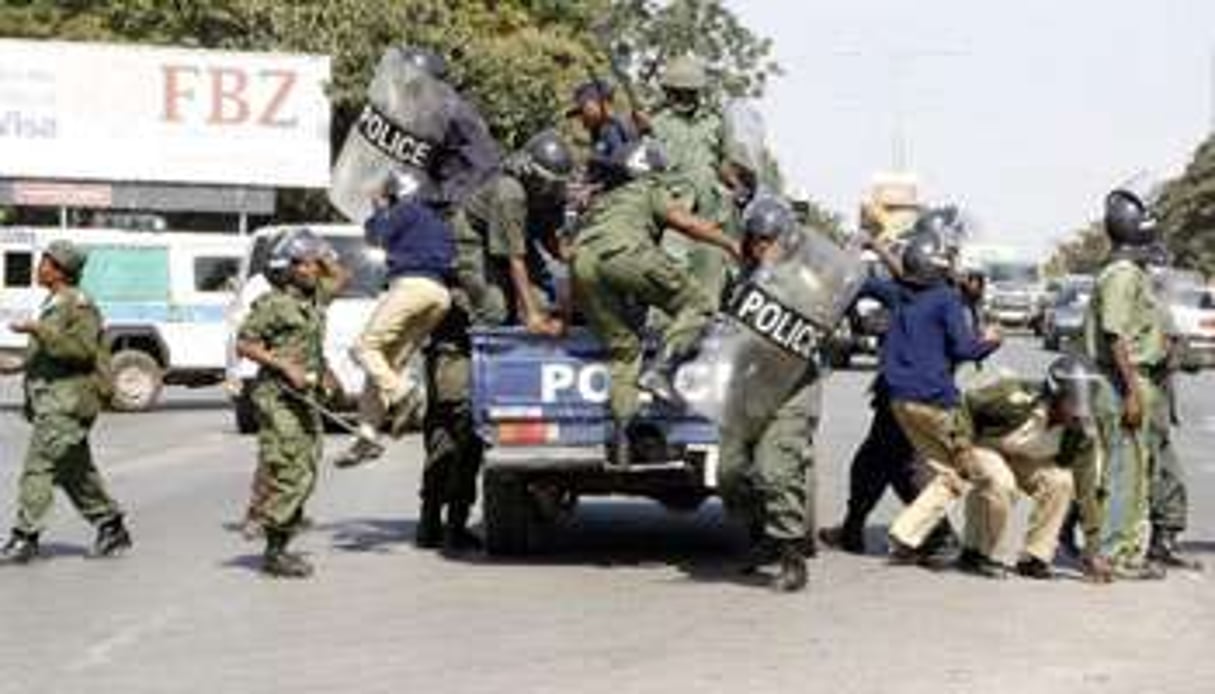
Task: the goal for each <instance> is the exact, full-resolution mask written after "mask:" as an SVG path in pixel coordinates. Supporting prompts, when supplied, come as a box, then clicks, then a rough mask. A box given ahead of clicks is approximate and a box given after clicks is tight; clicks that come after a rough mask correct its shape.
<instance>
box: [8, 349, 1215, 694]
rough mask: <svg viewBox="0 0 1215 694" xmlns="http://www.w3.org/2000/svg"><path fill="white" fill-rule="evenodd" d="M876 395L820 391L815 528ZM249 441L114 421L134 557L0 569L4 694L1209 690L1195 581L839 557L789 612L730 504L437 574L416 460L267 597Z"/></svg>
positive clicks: (374, 481)
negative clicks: (1017, 574) (1105, 581)
mask: <svg viewBox="0 0 1215 694" xmlns="http://www.w3.org/2000/svg"><path fill="white" fill-rule="evenodd" d="M1044 359H1045V356H1044V355H1042V354H1040V353H1037V352H1035V351H1033V350H1032V349H1030V348H1028V347H1027V346H1026V344H1019V345H1014V346H1013V348H1011V349H1009V350H1008V352H1007V354H1005V355H1003V356H1002V357H1001V361H1003V362H1004V363H1005V364H1006V365H1011V366H1019V367H1022V368H1028V367H1030V366H1033V365H1040V364H1041V363H1043V361H1044ZM868 378H869V374H866V373H864V372H849V373H843V374H839V375H837V376H836V377H835V378H834V379H833V380H832V381H831V383H830V386H829V388H828V392H827V402H828V403H829V411H828V414H827V418H826V421H825V423H824V425H823V431H822V436H821V444H822V446H821V449H822V450H821V454H822V455H821V459H822V460H821V465H820V471H819V472H820V480H821V493H820V499H819V502H820V517H821V519H823V520H824V521H826V520H831V519H833V518H835V517H836V516H837V514H838V513H839V511H840V508H841V504H842V497H843V491H844V476H843V473H844V471H845V469H846V465H847V458H848V456H849V455H850V453H851V449H852V447H853V446H854V445H855V444H856V443H857V441H858V440H859V438H860V436H861V434H862V431H863V427H864V426H865V423H866V417H867V411H866V408H865V401H864V397H863V391H864V386H865V384H866V382H867V380H868ZM1212 385H1215V375H1204V376H1200V377H1194V378H1190V379H1187V381H1186V382H1185V383H1184V385H1183V396H1182V397H1183V403H1184V406H1185V409H1186V415H1187V420H1188V426H1187V427H1186V428H1185V429H1184V430H1183V431H1182V433H1181V446H1182V452H1183V453H1184V454H1185V455H1186V458H1187V460H1188V462H1189V463H1190V465H1191V468H1192V489H1193V495H1194V497H1195V498H1194V503H1195V506H1196V508H1195V513H1194V518H1193V530H1192V533H1191V536H1190V537H1191V540H1192V541H1193V542H1194V543H1195V545H1194V549H1195V550H1196V551H1198V552H1200V553H1202V554H1203V555H1205V558H1206V559H1207V560H1208V563H1215V556H1213V555H1215V463H1213V458H1212V456H1211V455H1209V454H1208V451H1212V450H1215V396H1213V395H1212V393H1213V392H1215V391H1212ZM3 394H4V396H5V398H4V399H3V401H2V402H3V403H4V406H3V409H2V410H0V456H2V457H0V489H2V490H3V496H2V497H0V499H2V501H0V513H9V512H11V507H10V506H9V503H10V500H11V490H12V489H13V483H14V469H15V466H16V465H17V462H18V461H19V456H20V453H21V449H22V447H23V445H24V437H25V433H26V428H25V425H24V424H23V423H21V422H20V419H19V416H18V414H17V411H16V409H15V400H14V399H13V390H12V388H11V384H5V385H4V387H3ZM338 443H339V442H337V441H335V442H332V443H331V444H330V445H331V448H332V447H333V446H336V445H338ZM252 446H253V441H252V440H251V439H249V438H244V437H240V436H237V435H236V434H235V433H234V431H233V427H232V424H231V421H230V416H229V413H228V411H227V410H226V409H225V408H224V405H223V401H222V399H221V398H220V397H219V395H218V394H217V393H214V392H203V393H182V394H174V397H173V398H172V401H171V402H170V405H169V407H167V408H166V409H164V410H162V411H159V412H156V413H152V414H146V415H138V416H117V415H115V416H108V417H106V418H105V419H104V420H103V423H102V424H101V425H100V428H99V431H98V433H97V450H98V455H99V458H100V459H101V460H102V462H103V464H104V466H105V468H106V470H107V473H108V474H109V476H110V479H111V480H112V484H113V487H114V490H115V492H116V494H117V495H118V496H119V497H120V498H122V499H123V500H125V502H126V503H127V504H128V505H129V506H130V509H131V514H132V524H133V527H134V530H135V532H136V541H137V543H138V546H137V551H136V552H134V553H133V554H132V555H130V556H128V557H126V558H124V559H121V560H118V561H113V562H102V563H96V562H87V561H83V560H81V559H80V555H81V554H82V552H83V549H84V547H85V546H86V545H87V543H88V542H89V541H90V540H91V532H90V531H89V529H88V528H86V527H84V526H83V524H81V523H80V522H79V521H78V520H77V519H76V518H74V517H73V515H72V513H71V512H70V511H68V510H67V508H66V505H65V504H63V503H62V502H61V504H60V506H59V507H58V512H57V514H56V520H55V523H54V524H53V526H52V528H51V531H50V532H49V533H48V540H49V541H50V543H51V544H50V549H51V552H52V554H53V555H54V557H53V559H52V560H50V561H45V562H41V563H39V564H37V565H35V566H33V567H31V568H28V569H6V570H3V571H0V604H2V605H3V608H2V609H3V612H2V614H0V692H4V693H8V692H13V693H18V692H20V693H22V694H25V693H33V692H55V693H59V692H73V691H92V692H103V693H107V692H123V693H124V694H127V693H130V694H135V693H137V692H156V693H160V692H207V693H211V692H225V693H237V692H299V693H302V692H402V691H411V690H415V691H416V690H417V688H418V687H422V686H430V687H435V688H436V691H443V692H493V693H494V694H499V693H500V692H503V691H507V692H510V691H514V692H529V693H531V692H562V693H566V692H612V693H613V694H622V693H624V692H629V693H631V692H663V694H669V693H670V692H672V691H680V690H683V691H696V692H717V691H732V692H788V691H829V692H840V693H843V692H883V693H890V692H896V693H903V692H908V693H912V692H934V693H942V692H966V693H968V694H970V693H975V692H984V693H988V692H1017V693H1018V694H1023V693H1026V692H1033V693H1035V694H1036V693H1038V692H1067V693H1068V694H1082V693H1085V692H1100V693H1101V694H1118V693H1121V692H1128V693H1130V692H1153V693H1161V692H1179V693H1180V692H1186V693H1188V692H1202V691H1215V660H1212V659H1211V658H1210V644H1211V643H1213V642H1215V639H1213V637H1215V590H1213V588H1212V584H1211V579H1210V578H1209V577H1207V576H1205V575H1181V574H1178V575H1175V576H1173V577H1170V579H1169V580H1168V581H1166V582H1162V583H1156V584H1139V585H1134V584H1120V585H1114V586H1109V587H1093V586H1089V585H1086V584H1083V583H1081V582H1079V581H1077V580H1067V579H1064V580H1059V581H1056V582H1053V583H1050V584H1045V585H1044V584H1040V583H1030V582H1026V581H1019V580H1010V581H1006V582H1002V583H991V582H986V581H983V580H980V579H972V578H969V577H965V576H961V575H955V574H942V575H934V574H930V573H928V572H925V571H921V570H918V569H909V568H893V567H889V566H887V565H886V564H885V563H884V561H883V560H882V559H881V558H880V557H877V556H873V557H851V556H845V555H839V554H828V555H827V556H825V557H823V558H821V559H820V560H818V561H817V562H815V563H814V564H813V567H812V579H811V588H810V590H809V591H808V592H807V593H805V594H800V595H795V596H780V595H775V594H772V593H770V592H769V591H767V590H763V589H760V588H757V587H756V586H754V585H748V584H746V583H745V582H741V581H739V580H738V578H737V577H736V573H735V571H734V564H733V563H732V562H733V558H732V556H731V550H732V549H734V548H735V547H736V546H737V541H738V538H737V536H736V535H735V534H734V533H732V532H731V531H730V530H728V529H724V528H723V525H722V521H721V516H720V512H719V510H718V509H717V508H716V506H710V507H708V508H706V509H703V510H702V511H701V512H699V513H697V514H695V515H691V516H670V515H667V514H665V513H664V512H662V511H661V510H660V509H658V508H657V507H654V506H651V505H649V504H647V503H643V502H632V501H610V502H598V503H592V504H588V505H587V507H586V508H584V509H583V512H582V514H581V515H580V516H579V519H578V520H577V522H576V523H575V525H574V526H573V527H571V528H570V529H568V531H567V532H565V533H564V535H563V536H562V537H561V539H560V542H559V547H558V549H557V550H556V551H555V552H553V553H551V554H549V555H546V556H544V557H540V558H536V559H534V560H531V561H525V562H514V563H502V562H486V561H449V560H444V559H442V558H440V557H438V556H436V555H434V554H430V553H423V552H419V551H417V550H415V549H414V548H413V547H412V546H411V544H410V542H409V540H410V538H411V535H412V530H413V525H414V520H415V519H416V516H417V503H416V499H415V489H416V486H417V479H418V470H419V461H420V455H419V446H418V441H417V440H416V439H409V440H405V441H403V442H402V443H401V444H399V446H398V447H397V448H395V449H394V450H393V451H392V453H391V455H390V456H389V459H388V460H386V461H385V462H383V463H382V464H379V465H377V466H375V467H372V468H369V469H366V470H358V471H350V472H344V473H342V474H336V473H334V472H332V471H328V470H327V471H326V472H325V474H324V476H323V479H322V481H321V486H320V491H319V493H318V497H317V499H316V503H315V504H314V505H313V507H312V509H311V513H312V514H313V515H314V516H315V517H316V519H317V521H318V523H319V526H318V528H317V530H316V531H315V532H313V533H311V534H310V535H308V536H307V537H306V538H304V540H303V543H302V544H303V546H304V547H305V548H306V549H307V550H308V551H310V552H311V553H312V554H313V557H314V559H315V560H316V562H317V563H318V565H319V569H320V571H319V574H318V577H317V578H316V579H315V580H313V581H311V582H306V583H278V582H271V581H266V580H263V579H261V578H260V577H259V576H258V575H257V574H256V573H255V572H254V571H253V567H254V566H255V564H256V555H257V551H258V549H259V547H257V546H256V545H250V544H246V543H244V542H242V541H241V540H240V538H239V536H238V535H236V534H235V533H233V532H231V531H229V530H227V529H225V523H226V522H228V521H231V520H232V519H234V518H236V517H237V516H238V515H239V513H240V511H241V509H242V505H243V503H244V500H245V496H246V491H247V486H248V483H249V476H250V471H251V468H252V461H253V448H252ZM893 510H894V507H893V505H892V504H891V505H887V506H883V508H882V509H881V512H880V513H879V514H878V515H877V516H876V517H875V522H878V523H885V522H887V521H888V520H889V518H890V517H891V514H892V512H893ZM881 534H882V531H881V528H880V527H875V528H873V535H874V538H875V539H877V538H880V537H881Z"/></svg>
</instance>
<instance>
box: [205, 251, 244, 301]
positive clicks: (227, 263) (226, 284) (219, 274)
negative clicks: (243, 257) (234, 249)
mask: <svg viewBox="0 0 1215 694" xmlns="http://www.w3.org/2000/svg"><path fill="white" fill-rule="evenodd" d="M238 274H240V259H239V258H233V257H230V256H199V257H197V258H195V259H194V291H196V292H230V291H232V290H233V289H235V288H236V276H237V275H238Z"/></svg>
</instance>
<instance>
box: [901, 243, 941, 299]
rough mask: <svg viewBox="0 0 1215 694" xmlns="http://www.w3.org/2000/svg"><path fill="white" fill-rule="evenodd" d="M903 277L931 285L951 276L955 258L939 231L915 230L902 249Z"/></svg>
mask: <svg viewBox="0 0 1215 694" xmlns="http://www.w3.org/2000/svg"><path fill="white" fill-rule="evenodd" d="M902 261H903V279H904V280H906V281H907V282H910V283H911V284H916V285H920V286H924V287H930V286H933V285H936V284H940V283H941V282H944V281H945V280H946V279H948V278H949V276H950V274H951V272H952V270H953V259H952V254H951V251H950V248H949V246H948V244H946V243H945V240H944V238H942V236H941V235H940V234H938V233H935V232H931V231H921V232H913V233H912V234H911V236H909V237H908V238H907V244H906V245H905V246H904V247H903V251H902Z"/></svg>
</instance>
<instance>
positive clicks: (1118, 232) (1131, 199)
mask: <svg viewBox="0 0 1215 694" xmlns="http://www.w3.org/2000/svg"><path fill="white" fill-rule="evenodd" d="M1105 234H1106V236H1108V237H1109V239H1110V243H1112V244H1113V245H1114V246H1115V247H1132V248H1141V247H1144V246H1150V245H1152V244H1153V243H1155V241H1156V220H1155V219H1153V218H1152V216H1151V214H1150V213H1149V211H1148V208H1147V204H1145V203H1144V202H1143V199H1142V198H1140V197H1139V196H1138V195H1136V194H1135V193H1133V192H1131V191H1129V190H1125V189H1121V188H1119V189H1117V190H1114V191H1112V192H1111V193H1110V194H1109V195H1107V196H1105Z"/></svg>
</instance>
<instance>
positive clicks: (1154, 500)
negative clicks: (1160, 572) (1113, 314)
mask: <svg viewBox="0 0 1215 694" xmlns="http://www.w3.org/2000/svg"><path fill="white" fill-rule="evenodd" d="M1148 265H1149V270H1150V275H1151V277H1152V286H1153V290H1154V291H1155V292H1156V296H1157V300H1158V303H1159V308H1160V313H1161V317H1162V319H1163V320H1164V324H1165V332H1166V334H1167V335H1168V355H1169V356H1168V359H1167V360H1166V361H1165V363H1166V365H1167V367H1166V369H1165V372H1164V373H1162V374H1158V377H1157V382H1158V384H1159V386H1160V390H1161V392H1162V393H1163V397H1161V398H1160V399H1159V400H1157V402H1156V405H1155V407H1153V408H1152V412H1151V416H1150V419H1151V427H1152V429H1153V434H1152V437H1151V442H1152V445H1153V446H1154V447H1155V448H1154V450H1153V453H1152V458H1153V462H1154V464H1153V466H1152V485H1151V502H1150V504H1151V507H1150V514H1151V524H1152V537H1151V544H1150V546H1149V548H1148V558H1149V559H1151V560H1153V561H1156V562H1159V563H1160V564H1162V565H1164V566H1165V567H1167V568H1176V569H1190V570H1200V569H1201V568H1202V564H1201V562H1199V561H1197V560H1195V559H1192V558H1190V557H1187V556H1185V555H1184V554H1183V553H1182V552H1181V549H1180V546H1179V543H1178V539H1177V538H1178V536H1179V535H1181V533H1183V532H1185V528H1186V521H1187V518H1188V516H1189V494H1188V491H1187V489H1186V481H1185V474H1184V473H1185V471H1184V469H1183V467H1182V464H1181V459H1180V457H1179V456H1178V455H1177V446H1176V441H1175V440H1174V432H1173V428H1174V427H1175V426H1176V425H1177V401H1176V398H1177V392H1176V383H1175V381H1176V378H1177V373H1178V372H1179V371H1180V370H1181V359H1182V345H1181V341H1180V337H1179V336H1178V335H1177V329H1176V328H1177V326H1176V325H1175V324H1174V321H1173V318H1172V313H1171V311H1170V306H1169V302H1170V298H1171V296H1170V295H1171V294H1172V276H1171V275H1172V269H1171V268H1170V258H1169V251H1168V248H1167V247H1166V246H1165V245H1164V243H1162V242H1157V243H1156V244H1155V245H1154V246H1153V248H1152V249H1151V250H1150V251H1149V253H1148Z"/></svg>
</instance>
